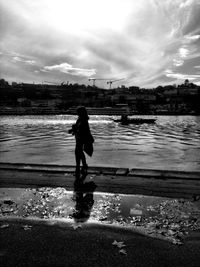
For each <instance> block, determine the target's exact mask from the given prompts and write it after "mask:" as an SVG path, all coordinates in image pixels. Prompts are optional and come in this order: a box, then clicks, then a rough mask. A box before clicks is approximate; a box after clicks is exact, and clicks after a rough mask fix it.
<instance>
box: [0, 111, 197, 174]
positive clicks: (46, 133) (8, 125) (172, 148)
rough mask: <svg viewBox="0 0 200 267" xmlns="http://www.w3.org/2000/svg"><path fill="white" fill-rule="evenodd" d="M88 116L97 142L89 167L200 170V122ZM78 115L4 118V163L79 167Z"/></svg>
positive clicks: (0, 139) (0, 128) (0, 140)
mask: <svg viewBox="0 0 200 267" xmlns="http://www.w3.org/2000/svg"><path fill="white" fill-rule="evenodd" d="M113 118H114V117H110V116H90V121H89V122H90V127H91V131H92V133H93V135H94V138H95V143H94V150H95V151H94V155H93V157H92V158H88V163H89V165H93V166H101V165H104V166H116V167H128V168H134V167H137V168H156V169H174V170H190V171H195V170H200V117H199V116H198V117H197V116H157V120H156V123H155V124H140V125H134V124H133V125H127V126H125V125H121V124H118V123H115V122H113ZM75 121H76V116H69V115H55V116H2V117H1V125H0V153H1V154H0V161H1V162H23V163H43V164H44V163H49V164H70V165H71V164H72V165H74V164H75V161H74V146H75V140H74V136H71V135H69V134H68V130H69V129H70V127H71V125H72V124H73V123H74V122H75Z"/></svg>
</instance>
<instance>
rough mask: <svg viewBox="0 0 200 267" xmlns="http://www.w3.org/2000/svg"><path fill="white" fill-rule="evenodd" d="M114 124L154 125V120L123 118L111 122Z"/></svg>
mask: <svg viewBox="0 0 200 267" xmlns="http://www.w3.org/2000/svg"><path fill="white" fill-rule="evenodd" d="M113 121H114V122H120V123H121V124H123V125H126V124H142V123H155V121H156V119H155V118H151V119H150V118H128V117H127V116H123V115H122V117H121V118H120V119H116V120H113Z"/></svg>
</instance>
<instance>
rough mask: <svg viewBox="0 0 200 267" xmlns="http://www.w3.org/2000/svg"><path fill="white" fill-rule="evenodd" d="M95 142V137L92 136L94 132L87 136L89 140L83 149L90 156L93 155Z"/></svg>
mask: <svg viewBox="0 0 200 267" xmlns="http://www.w3.org/2000/svg"><path fill="white" fill-rule="evenodd" d="M93 143H94V137H93V136H92V134H90V135H89V136H88V138H87V141H86V142H85V143H84V146H83V150H84V151H85V153H86V154H88V156H90V157H92V154H93V151H94V148H93Z"/></svg>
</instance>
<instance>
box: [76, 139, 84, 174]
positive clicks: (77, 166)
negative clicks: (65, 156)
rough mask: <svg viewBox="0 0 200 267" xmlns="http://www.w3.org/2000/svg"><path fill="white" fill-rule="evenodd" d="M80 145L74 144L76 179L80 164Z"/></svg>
mask: <svg viewBox="0 0 200 267" xmlns="http://www.w3.org/2000/svg"><path fill="white" fill-rule="evenodd" d="M81 150H82V148H81V144H80V143H78V142H76V147H75V158H76V173H75V175H76V177H77V176H80V164H81Z"/></svg>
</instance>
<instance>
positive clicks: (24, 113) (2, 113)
mask: <svg viewBox="0 0 200 267" xmlns="http://www.w3.org/2000/svg"><path fill="white" fill-rule="evenodd" d="M88 114H89V115H99V116H104V115H105V116H106V115H108V116H121V115H123V114H124V113H123V112H122V113H119V112H117V113H116V112H112V111H110V112H97V111H96V112H88ZM126 114H127V115H128V116H141V115H143V116H200V113H197V112H196V113H195V112H154V113H134V112H132V113H126ZM29 115H33V116H34V115H76V113H72V112H68V111H53V110H52V111H46V110H37V111H32V112H30V111H16V110H9V111H8V110H7V111H5V110H0V116H29Z"/></svg>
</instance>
